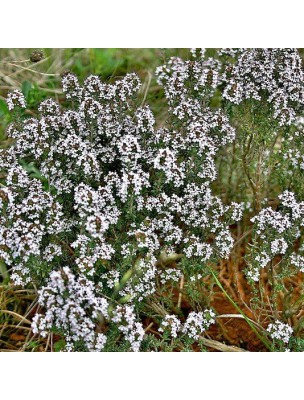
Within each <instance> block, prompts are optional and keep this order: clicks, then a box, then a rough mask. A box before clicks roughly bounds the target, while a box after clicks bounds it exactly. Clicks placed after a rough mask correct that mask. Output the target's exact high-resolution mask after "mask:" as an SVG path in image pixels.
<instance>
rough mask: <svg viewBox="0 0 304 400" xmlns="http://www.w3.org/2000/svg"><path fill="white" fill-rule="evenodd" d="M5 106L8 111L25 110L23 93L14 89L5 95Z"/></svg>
mask: <svg viewBox="0 0 304 400" xmlns="http://www.w3.org/2000/svg"><path fill="white" fill-rule="evenodd" d="M6 101H7V106H8V109H9V110H10V111H12V110H14V108H16V107H20V108H26V102H25V97H24V95H23V93H22V92H21V91H20V90H18V89H15V90H14V91H13V92H10V93H8V95H7V99H6Z"/></svg>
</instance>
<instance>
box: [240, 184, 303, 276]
mask: <svg viewBox="0 0 304 400" xmlns="http://www.w3.org/2000/svg"><path fill="white" fill-rule="evenodd" d="M279 199H280V201H281V204H282V209H281V210H279V211H275V210H273V209H272V208H271V207H267V208H264V209H262V210H261V211H260V212H259V214H257V215H256V216H255V217H253V218H252V219H251V221H252V222H253V223H254V235H253V245H252V247H251V251H250V261H249V268H248V270H247V276H248V278H250V279H252V280H254V281H258V280H259V271H260V269H261V268H264V267H266V266H267V265H268V263H269V262H270V261H272V260H273V259H274V257H275V256H277V255H280V256H281V257H286V258H288V256H289V253H290V250H292V248H293V245H294V243H295V240H296V239H298V238H299V237H300V236H301V229H302V228H303V226H304V223H303V216H304V202H303V201H301V202H297V200H296V197H295V194H294V193H292V192H289V191H287V190H286V191H284V192H283V193H282V194H281V195H279ZM290 260H291V263H292V264H294V265H295V266H298V267H299V269H300V270H301V265H302V264H301V256H300V255H296V254H295V253H294V254H292V255H291V256H290Z"/></svg>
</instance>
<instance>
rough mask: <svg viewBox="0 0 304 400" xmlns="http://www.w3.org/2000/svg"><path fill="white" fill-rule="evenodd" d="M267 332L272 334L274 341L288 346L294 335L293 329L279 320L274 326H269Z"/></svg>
mask: <svg viewBox="0 0 304 400" xmlns="http://www.w3.org/2000/svg"><path fill="white" fill-rule="evenodd" d="M267 332H269V333H270V336H271V338H272V339H277V340H281V341H283V342H284V343H286V344H287V343H288V342H289V339H290V338H291V335H292V334H293V329H292V327H291V326H289V325H288V324H284V323H283V322H281V321H278V320H277V321H275V322H274V323H273V324H269V325H268V327H267Z"/></svg>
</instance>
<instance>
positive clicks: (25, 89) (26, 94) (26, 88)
mask: <svg viewBox="0 0 304 400" xmlns="http://www.w3.org/2000/svg"><path fill="white" fill-rule="evenodd" d="M31 89H32V84H31V82H29V81H23V82H22V93H23V94H24V97H25V98H26V100H28V97H29V92H30V90H31Z"/></svg>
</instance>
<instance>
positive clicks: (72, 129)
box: [0, 49, 304, 351]
mask: <svg viewBox="0 0 304 400" xmlns="http://www.w3.org/2000/svg"><path fill="white" fill-rule="evenodd" d="M209 53H212V54H211V55H210V54H209ZM155 75H156V78H157V82H158V84H159V85H160V86H161V87H162V88H163V91H164V96H165V98H166V101H167V105H168V110H167V111H168V113H167V120H166V121H165V122H162V123H158V122H157V121H155V117H154V115H153V113H152V111H151V109H150V107H149V106H148V105H146V104H142V101H141V98H140V96H139V95H138V92H139V89H140V86H141V82H140V79H139V78H138V76H137V75H136V74H134V73H130V74H127V75H126V76H125V77H123V78H122V79H119V80H117V81H115V82H114V83H105V82H102V81H101V80H100V78H99V77H98V76H94V75H91V76H89V77H88V78H87V79H86V80H85V81H84V82H83V83H82V84H81V83H80V82H79V81H78V78H77V76H75V75H74V74H72V73H70V72H68V73H65V74H64V75H63V76H62V89H63V92H64V93H65V98H66V102H63V103H62V104H59V103H57V102H55V101H54V100H53V99H47V100H45V101H43V102H42V103H41V104H40V105H39V107H38V110H37V112H35V113H34V117H30V118H29V117H28V116H27V114H26V113H25V112H24V110H25V109H26V102H25V98H24V96H23V94H22V92H20V91H18V90H15V91H14V92H12V93H10V94H9V95H8V97H7V103H8V107H9V109H10V110H11V111H12V113H13V122H12V123H11V125H10V126H9V127H8V130H7V135H8V137H10V138H12V139H13V144H12V146H10V147H9V148H8V149H2V150H1V152H0V157H1V158H0V160H1V170H3V171H5V179H4V181H3V183H2V184H1V188H0V209H1V216H0V257H1V259H2V260H3V261H4V262H5V263H6V265H7V266H9V268H10V269H11V279H12V280H13V281H14V282H15V284H16V285H28V284H34V285H35V286H36V287H37V288H38V294H39V300H38V301H39V305H40V308H39V310H37V313H36V315H35V317H34V319H33V326H32V327H33V332H34V333H36V334H40V335H42V336H47V335H48V334H49V333H50V332H53V333H57V334H59V335H61V336H62V337H63V338H64V342H65V344H64V349H65V350H69V351H125V350H133V351H139V350H143V351H152V350H153V351H163V350H165V351H172V350H176V349H178V350H191V349H193V344H194V343H196V342H198V343H199V342H200V340H201V338H202V337H203V334H204V332H205V331H206V330H207V329H208V328H209V327H210V326H211V325H212V324H214V323H216V318H217V315H216V312H215V310H214V309H212V307H211V305H210V298H208V296H206V295H205V293H206V292H205V291H204V285H205V286H206V285H207V284H206V280H205V279H203V278H206V277H208V276H209V280H212V274H211V275H210V270H212V272H213V273H216V271H217V270H218V268H217V266H218V264H219V262H220V261H221V260H223V259H227V258H228V257H229V256H230V254H231V252H232V251H233V249H234V244H235V240H234V227H235V226H236V225H238V226H242V229H244V230H248V229H250V230H251V229H252V234H251V237H250V242H249V244H248V246H247V255H246V261H247V267H246V269H245V271H244V273H245V274H246V277H247V279H248V282H249V283H250V284H251V286H252V291H253V293H254V294H256V293H257V287H258V284H259V283H258V282H259V281H260V272H261V270H265V271H266V272H267V274H269V281H270V282H271V285H272V292H273V296H272V298H271V301H272V303H273V304H272V305H273V309H274V312H268V315H267V317H268V323H267V326H268V328H267V326H265V328H264V329H262V331H261V332H260V335H261V336H263V337H265V340H273V341H274V342H273V343H274V347H273V348H274V349H275V348H279V349H282V348H284V349H285V347H286V346H288V343H289V339H290V337H291V335H292V334H293V330H294V331H295V332H296V333H297V332H301V327H300V323H298V322H299V321H298V322H297V326H295V327H293V328H292V327H291V326H290V325H292V320H291V316H292V315H291V314H292V313H293V311H290V310H289V311H290V313H291V314H288V315H286V313H285V314H284V313H283V312H282V311H280V310H279V308H278V304H277V298H276V293H277V292H278V287H280V290H281V291H283V292H284V288H285V281H284V279H285V278H286V277H289V276H291V275H292V274H295V273H296V272H298V271H300V272H303V271H304V261H303V260H304V254H303V253H302V252H303V246H301V240H302V236H303V222H302V221H303V214H304V202H302V201H301V196H303V179H302V173H303V169H304V166H303V165H304V163H303V159H302V151H301V148H302V141H301V135H302V132H303V131H302V119H301V115H302V112H303V103H304V84H303V77H304V75H303V67H302V62H301V59H300V56H299V54H298V52H297V51H296V50H294V49H221V50H219V51H212V52H211V51H210V50H207V51H205V50H204V49H191V53H190V54H189V60H182V59H181V58H177V57H175V58H171V59H169V60H167V61H166V63H165V64H164V65H162V66H160V67H158V68H157V70H156V72H155ZM271 198H275V199H278V200H277V201H273V202H272V203H271V204H269V199H271ZM252 224H253V226H252ZM302 254H303V255H302ZM210 276H211V277H210ZM208 290H209V289H208ZM286 290H287V289H286ZM286 293H287V292H286ZM182 295H183V296H184V297H186V298H187V301H188V304H189V305H190V306H189V307H190V309H189V308H188V310H187V309H185V308H183V307H182V304H181V296H182ZM283 296H284V293H283ZM294 301H295V302H298V301H299V299H298V298H297V299H295V300H294ZM292 307H295V306H294V305H293V306H292ZM292 307H291V308H292ZM297 307H298V309H299V304H298V303H297ZM149 321H152V324H153V325H156V326H157V328H156V329H157V330H156V331H155V330H154V331H153V332H150V331H149V326H150V325H151V324H150V325H149ZM266 328H267V329H266ZM299 334H300V333H299ZM266 338H268V339H266ZM278 343H279V345H278V346H279V347H275V346H276V345H277V344H278ZM282 346H283V347H282Z"/></svg>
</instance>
